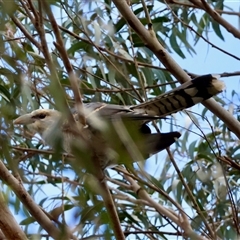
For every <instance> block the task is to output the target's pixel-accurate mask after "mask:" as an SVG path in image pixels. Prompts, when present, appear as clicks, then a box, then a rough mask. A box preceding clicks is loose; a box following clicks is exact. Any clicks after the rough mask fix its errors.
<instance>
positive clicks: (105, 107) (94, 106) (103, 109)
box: [84, 102, 159, 121]
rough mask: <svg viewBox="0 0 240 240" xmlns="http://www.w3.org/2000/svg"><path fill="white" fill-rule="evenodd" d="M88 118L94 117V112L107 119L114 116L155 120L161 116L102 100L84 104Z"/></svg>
mask: <svg viewBox="0 0 240 240" xmlns="http://www.w3.org/2000/svg"><path fill="white" fill-rule="evenodd" d="M84 108H85V117H86V119H88V118H90V117H92V116H93V115H94V114H96V115H98V116H100V117H102V118H107V119H113V118H118V117H120V118H130V119H132V120H143V121H144V120H148V121H150V120H154V119H157V118H159V117H156V116H149V115H148V114H146V113H144V112H143V113H142V112H136V111H135V110H133V109H131V106H123V105H116V104H107V103H101V102H93V103H87V104H84Z"/></svg>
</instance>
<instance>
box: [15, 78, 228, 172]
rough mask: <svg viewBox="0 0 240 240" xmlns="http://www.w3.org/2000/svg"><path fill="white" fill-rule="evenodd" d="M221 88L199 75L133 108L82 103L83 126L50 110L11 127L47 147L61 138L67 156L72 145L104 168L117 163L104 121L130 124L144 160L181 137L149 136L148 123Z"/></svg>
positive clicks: (20, 119) (214, 80) (172, 134)
mask: <svg viewBox="0 0 240 240" xmlns="http://www.w3.org/2000/svg"><path fill="white" fill-rule="evenodd" d="M223 88H224V83H223V82H222V81H220V80H218V76H214V75H210V74H209V75H203V76H200V77H197V78H195V79H193V80H191V81H189V82H186V83H184V84H182V85H181V86H179V87H177V88H175V89H173V90H172V91H169V92H167V93H164V94H162V95H160V96H158V97H156V98H154V99H153V100H150V101H147V102H144V103H141V104H138V105H134V106H120V105H114V104H106V103H100V102H95V103H88V104H84V115H85V118H86V122H87V126H83V125H82V124H81V122H80V121H79V119H78V114H77V113H76V112H73V118H74V121H75V122H74V123H72V122H69V120H68V119H67V120H66V119H63V117H62V116H63V115H62V114H61V113H60V112H59V111H56V110H50V109H38V110H35V111H33V112H31V113H29V114H25V115H22V116H20V117H18V118H17V119H16V120H14V124H22V125H27V126H28V127H29V128H30V129H31V130H33V132H34V133H39V134H40V135H41V137H42V138H43V139H44V140H45V141H46V143H47V144H49V145H51V146H54V142H55V141H56V139H58V138H61V139H62V141H63V149H64V150H65V151H66V152H68V153H71V152H72V145H74V147H75V148H77V147H78V146H79V147H80V148H87V149H89V150H91V153H94V154H95V155H97V156H98V157H99V158H100V159H101V161H102V163H101V166H102V167H103V168H104V167H106V166H107V165H109V164H111V163H112V162H114V161H115V162H117V161H118V160H116V159H117V156H116V155H117V153H116V150H115V149H114V147H115V138H113V135H112V129H111V131H108V133H107V134H105V133H104V131H102V127H103V126H105V123H106V122H110V123H111V122H112V123H114V121H124V122H127V124H128V122H130V123H129V124H130V128H129V129H130V132H134V133H135V132H136V133H137V134H138V135H137V137H135V139H134V140H135V141H134V143H135V142H136V146H137V147H138V149H139V151H140V153H142V154H143V156H144V157H148V156H149V155H151V154H154V153H157V152H159V151H162V150H163V149H165V148H167V147H169V146H170V145H171V144H173V143H174V142H175V141H176V139H178V138H179V137H180V136H181V134H180V133H179V132H169V133H151V130H150V128H149V127H148V126H147V123H148V122H150V121H152V120H154V119H161V118H164V117H165V116H167V115H170V114H172V113H175V112H177V111H181V110H183V109H186V108H189V107H191V106H193V105H195V104H197V103H200V102H202V101H204V100H207V99H209V98H211V97H212V96H214V95H216V94H218V93H220V92H221V91H222V90H223ZM103 128H104V127H103ZM135 130H136V131H135ZM118 131H119V129H118ZM120 131H121V130H120ZM109 132H110V133H109ZM108 134H110V135H111V137H112V138H109V139H110V141H107V138H108ZM114 136H117V134H115V135H114ZM109 139H108V140H109ZM111 139H113V140H112V141H111ZM126 145H128V143H125V148H127V147H128V146H126Z"/></svg>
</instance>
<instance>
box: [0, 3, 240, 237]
mask: <svg viewBox="0 0 240 240" xmlns="http://www.w3.org/2000/svg"><path fill="white" fill-rule="evenodd" d="M226 2H227V1H223V0H221V1H207V2H206V1H204V0H201V1H175V0H174V1H145V2H144V1H137V0H135V1H132V2H130V6H129V10H130V11H131V12H132V14H133V15H135V16H136V17H137V18H138V20H139V21H138V22H137V21H136V19H134V18H133V19H132V21H130V20H128V19H127V17H126V15H125V14H126V12H124V6H125V5H126V2H125V1H120V0H114V1H108V0H106V1H104V0H103V1H58V0H56V1H46V0H41V1H30V0H25V1H24V0H20V1H11V4H9V2H8V1H6V0H3V1H2V2H1V5H0V9H1V11H0V14H1V20H0V24H1V32H0V48H1V60H2V61H1V65H0V78H1V83H0V110H1V122H2V123H1V138H0V141H1V146H2V147H1V150H0V154H1V164H0V179H1V180H2V184H1V190H2V195H0V198H1V199H0V203H1V205H2V208H3V209H4V208H6V211H7V210H9V209H10V210H11V212H9V215H11V214H12V218H13V219H14V218H15V219H16V221H17V223H16V224H14V222H12V226H8V227H7V226H6V225H4V223H0V229H1V230H2V233H1V234H5V235H6V236H11V234H14V233H15V232H19V231H23V232H24V233H25V234H26V236H27V237H28V238H31V239H49V238H50V237H53V238H57V239H121V238H120V237H118V236H114V232H113V229H112V227H111V226H112V225H111V224H114V221H115V219H109V215H108V212H107V210H106V208H105V205H104V202H103V199H102V197H101V192H100V190H99V187H98V186H99V185H98V183H97V182H96V180H95V179H94V178H93V176H92V175H90V174H88V173H86V172H85V170H84V169H81V168H79V166H78V164H72V163H71V161H70V162H68V160H67V159H65V158H64V157H63V156H61V155H60V152H57V151H56V152H53V151H52V150H49V148H48V147H46V146H45V145H44V143H43V142H42V140H41V139H40V138H39V136H34V135H33V134H32V133H30V132H29V131H28V130H27V129H23V128H22V127H17V126H13V125H12V120H13V119H15V118H16V117H17V116H18V115H20V114H22V113H25V112H31V111H32V110H34V109H38V108H42V107H43V108H55V109H59V110H61V111H63V112H64V111H66V109H67V106H69V107H74V106H75V102H76V101H75V100H76V99H77V97H76V91H74V90H76V89H74V84H73V82H74V76H76V77H77V79H78V81H77V83H78V89H80V91H81V97H82V100H83V102H92V101H100V102H107V103H112V104H120V105H133V104H136V103H139V102H143V101H146V100H147V99H150V98H153V97H156V96H158V95H160V94H161V93H163V92H166V91H167V90H170V89H172V88H174V87H176V86H177V85H178V83H176V81H175V79H177V80H178V81H180V82H182V81H183V79H184V77H183V76H185V75H184V74H186V73H185V72H184V71H183V70H181V71H179V69H177V68H176V66H175V65H174V61H173V60H171V59H169V58H168V56H169V55H168V53H167V52H169V53H171V54H172V55H173V56H178V57H181V58H182V59H185V58H188V56H195V55H198V54H199V52H198V48H197V47H196V46H198V43H199V41H202V40H204V41H205V44H206V45H210V46H213V47H215V48H217V49H218V51H221V52H223V53H224V54H225V56H231V57H233V58H235V59H236V60H237V61H239V57H237V56H236V55H235V54H237V53H229V52H227V51H225V50H224V49H222V48H220V47H218V46H216V44H215V43H214V42H213V40H212V39H211V37H209V32H214V37H216V36H217V38H219V39H221V40H222V41H224V40H225V36H224V34H223V30H224V28H225V29H227V30H228V34H232V35H233V36H234V37H235V38H239V35H240V33H239V32H237V31H236V29H234V28H230V27H231V23H230V22H227V24H228V27H227V26H226V23H224V21H226V20H225V19H224V18H225V16H227V15H228V14H232V15H234V16H239V13H238V12H234V10H232V9H227V7H226V6H225V4H226ZM118 3H119V4H120V5H121V4H122V6H123V7H119V5H118ZM207 7H209V8H210V9H215V10H216V12H215V13H216V14H217V16H218V18H217V19H215V20H213V18H214V16H213V15H212V12H211V11H210V10H209V9H208V8H207ZM51 13H52V14H53V15H52V17H51ZM126 19H127V20H128V21H126ZM136 22H137V23H138V25H137V24H136V25H135V27H134V26H133V23H136ZM143 26H144V27H145V29H148V32H150V33H151V36H153V35H154V34H153V32H152V31H154V33H155V35H156V39H157V40H158V41H159V43H160V44H161V45H162V46H163V47H164V48H165V49H166V50H167V52H164V54H165V53H166V54H167V55H166V58H165V60H163V59H160V57H159V54H160V50H159V51H157V50H156V49H157V47H156V48H154V46H152V45H150V44H151V41H152V39H155V38H154V36H153V38H152V39H148V41H149V42H146V41H147V40H146V41H144V40H143V39H145V36H144V31H143V30H142V29H141V27H143ZM229 26H230V27H229ZM238 34H239V35H238ZM154 41H155V40H154ZM154 41H153V45H154V44H155V42H154ZM155 45H156V44H155ZM164 56H165V55H164ZM159 60H161V61H162V64H163V66H162V65H161V67H159V66H160V62H159ZM186 60H187V59H186ZM213 61H215V59H213ZM164 66H165V67H164ZM72 69H73V72H74V74H75V75H74V76H73V74H72ZM186 70H187V71H189V75H190V76H191V77H194V76H195V75H196V74H197V73H192V71H191V69H186ZM227 71H228V69H223V70H222V72H221V73H220V74H222V76H225V77H228V76H233V75H234V74H235V75H239V72H238V73H234V74H232V73H228V74H224V73H225V72H227ZM185 79H186V78H185ZM226 85H227V86H228V83H227V84H226ZM229 96H230V94H229V90H227V94H222V95H220V96H219V97H216V101H218V102H219V104H220V105H222V106H223V107H226V108H228V106H230V104H233V105H234V104H236V101H235V102H234V99H237V100H238V98H239V95H238V90H237V89H236V90H234V91H233V92H232V96H230V97H229ZM199 109H200V110H199ZM219 109H220V112H221V107H220V106H219ZM215 114H216V113H215ZM233 114H234V116H235V117H236V118H238V112H237V111H236V112H235V111H234V112H233ZM229 115H230V114H229ZM183 118H185V119H188V121H190V122H191V123H190V124H189V126H185V127H184V126H182V124H181V120H179V119H183ZM176 119H178V120H176ZM220 119H221V120H220ZM226 119H227V120H226ZM228 119H230V118H229V117H228V116H227V117H226V118H225V120H223V119H222V118H221V117H219V116H218V115H213V114H212V113H211V111H208V110H207V108H203V107H199V106H198V107H195V108H193V109H191V111H186V112H184V113H178V114H176V116H175V117H169V118H167V119H166V120H162V121H161V122H158V123H157V125H158V126H157V127H158V128H160V129H162V130H163V131H164V132H166V131H168V130H172V129H174V130H175V129H177V130H178V131H180V132H181V133H182V137H181V139H180V140H179V141H178V142H177V143H176V144H175V145H173V146H172V147H171V150H170V151H168V152H163V153H161V154H159V155H157V156H153V157H151V159H150V160H149V161H147V164H146V165H145V164H143V163H139V164H138V165H137V164H134V168H132V167H131V166H127V167H128V168H127V169H126V168H124V169H123V168H119V167H116V168H113V169H107V170H106V179H107V181H108V185H109V188H110V190H111V193H112V197H113V199H114V202H115V206H116V209H117V212H118V216H119V219H120V222H121V228H122V231H123V233H124V235H125V237H126V239H180V238H182V239H203V237H205V238H206V239H237V236H238V235H239V233H240V229H239V214H238V205H239V197H240V196H239V192H238V189H239V180H238V179H239V170H240V165H239V154H240V153H239V141H238V139H237V137H236V136H238V137H239V136H240V135H239V132H235V129H232V128H231V127H229V124H228ZM229 121H230V122H231V120H229ZM236 128H238V129H240V128H239V126H237V125H236ZM230 129H231V130H232V131H230ZM234 133H235V134H234ZM235 135H236V136H235ZM113 141H114V139H113ZM81 157H82V158H84V156H81ZM149 166H150V167H149ZM146 169H150V170H148V171H147V170H146ZM27 194H29V195H27ZM4 201H5V203H7V206H6V205H5V203H4ZM8 207H9V208H8ZM40 213H41V214H44V217H45V218H43V216H42V215H41V214H40ZM14 215H16V216H14ZM10 219H11V218H10ZM8 220H9V219H8ZM11 221H13V220H11ZM19 225H20V227H21V228H20V230H19V229H18V228H17V226H19ZM4 229H8V230H9V231H7V232H6V231H5V230H4ZM9 232H10V233H9ZM60 232H61V236H62V237H60V236H59V233H60ZM8 234H10V235H8ZM56 236H58V237H56ZM15 239H25V236H24V234H23V235H21V234H19V235H18V237H16V238H15Z"/></svg>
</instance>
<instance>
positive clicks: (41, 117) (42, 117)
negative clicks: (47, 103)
mask: <svg viewBox="0 0 240 240" xmlns="http://www.w3.org/2000/svg"><path fill="white" fill-rule="evenodd" d="M38 117H39V118H40V119H44V118H45V117H46V114H44V113H41V114H39V115H38Z"/></svg>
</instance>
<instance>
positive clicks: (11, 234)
mask: <svg viewBox="0 0 240 240" xmlns="http://www.w3.org/2000/svg"><path fill="white" fill-rule="evenodd" d="M0 216H1V217H0V229H1V230H2V232H3V234H4V235H5V237H6V239H14V240H27V239H28V238H27V236H26V235H25V233H24V232H23V230H22V229H21V228H20V226H19V225H18V223H17V222H16V220H15V218H14V216H13V215H12V213H11V211H10V210H9V208H8V206H7V204H6V200H5V199H4V196H3V193H2V192H0Z"/></svg>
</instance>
